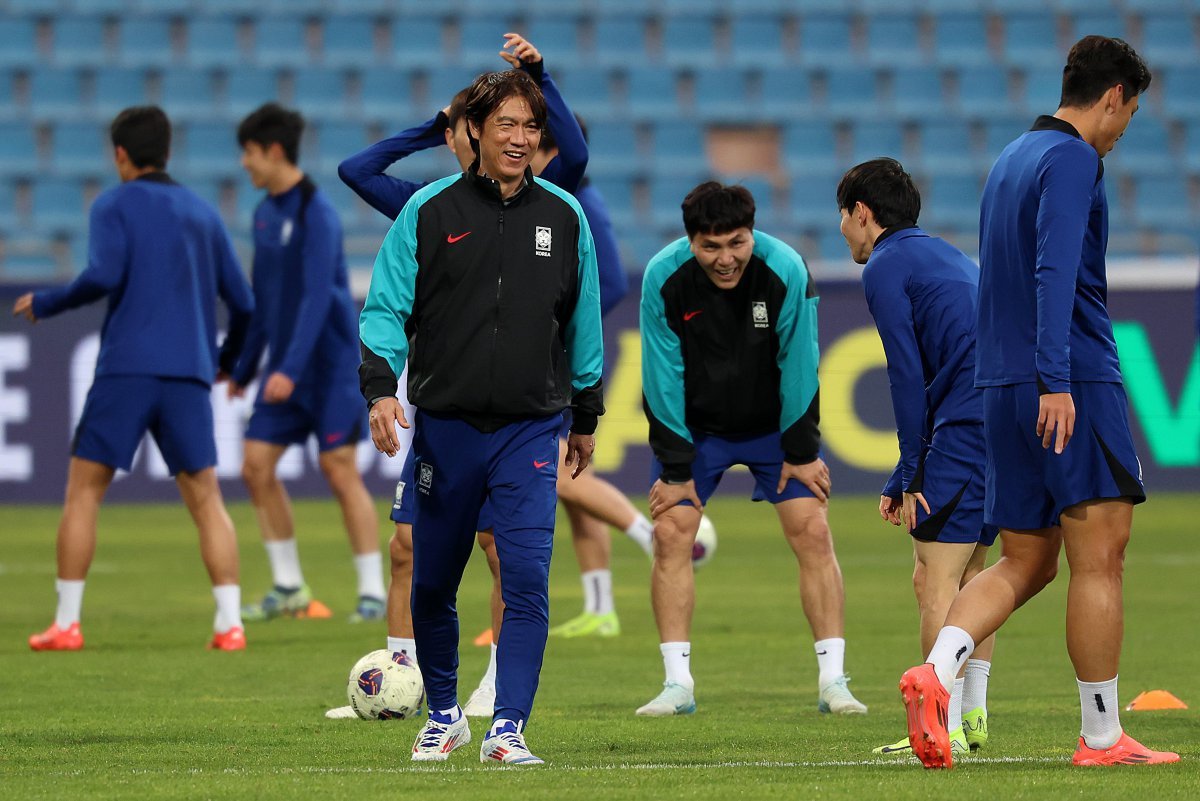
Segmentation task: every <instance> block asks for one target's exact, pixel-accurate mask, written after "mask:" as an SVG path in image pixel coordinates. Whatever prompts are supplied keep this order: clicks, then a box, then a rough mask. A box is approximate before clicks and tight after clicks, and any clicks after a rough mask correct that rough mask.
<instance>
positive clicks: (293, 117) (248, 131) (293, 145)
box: [237, 103, 304, 164]
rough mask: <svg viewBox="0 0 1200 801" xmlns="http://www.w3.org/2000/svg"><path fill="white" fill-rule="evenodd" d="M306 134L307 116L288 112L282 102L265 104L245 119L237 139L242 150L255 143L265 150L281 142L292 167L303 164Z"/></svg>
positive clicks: (280, 144) (289, 110)
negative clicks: (303, 145)
mask: <svg viewBox="0 0 1200 801" xmlns="http://www.w3.org/2000/svg"><path fill="white" fill-rule="evenodd" d="M303 133H304V117H302V116H300V112H298V111H292V110H291V109H286V108H284V107H283V106H281V105H279V104H278V103H264V104H263V105H261V106H259V107H258V108H257V109H255V110H254V111H252V112H250V114H249V115H248V116H247V117H246V119H244V120H242V124H241V125H239V126H238V130H237V140H238V144H239V145H241V146H242V147H245V146H246V143H247V142H253V143H254V144H256V145H258V146H259V147H261V148H264V149H266V148H268V147H270V146H271V145H273V144H276V143H278V144H279V146H280V147H282V148H283V155H284V156H286V157H287V160H288V161H290V162H291V163H292V164H297V163H298V162H299V161H300V135H301V134H303Z"/></svg>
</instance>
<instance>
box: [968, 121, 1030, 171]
mask: <svg viewBox="0 0 1200 801" xmlns="http://www.w3.org/2000/svg"><path fill="white" fill-rule="evenodd" d="M1031 125H1033V118H1032V117H1029V116H1027V115H1021V116H1019V117H1016V116H1011V117H993V118H991V119H988V120H984V123H983V152H982V153H981V154H980V159H981V162H982V163H984V164H986V165H991V164H992V163H993V162H995V160H996V157H997V156H999V155H1000V152H1001V151H1002V150H1004V148H1006V147H1008V144H1009V143H1010V142H1012V141H1013V140H1014V139H1016V138H1017V137H1019V136H1020V135H1021V134H1023V133H1025V132H1026V131H1028V130H1029V128H1030V126H1031Z"/></svg>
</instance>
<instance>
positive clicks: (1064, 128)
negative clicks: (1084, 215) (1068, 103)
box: [1029, 114, 1104, 183]
mask: <svg viewBox="0 0 1200 801" xmlns="http://www.w3.org/2000/svg"><path fill="white" fill-rule="evenodd" d="M1029 130H1031V131H1058V132H1059V133H1065V134H1066V135H1067V136H1073V137H1075V138H1076V139H1083V136H1082V135H1081V134H1080V133H1079V130H1078V129H1077V128H1076V127H1075V126H1074V125H1072V124H1071V123H1069V122H1067V121H1066V120H1060V119H1059V118H1058V117H1052V116H1050V115H1049V114H1043V115H1042V116H1040V117H1038V118H1037V119H1036V120H1034V122H1033V127H1032V128H1030V129H1029ZM1103 177H1104V159H1100V160H1099V163H1098V164H1097V165H1096V183H1100V179H1101V178H1103Z"/></svg>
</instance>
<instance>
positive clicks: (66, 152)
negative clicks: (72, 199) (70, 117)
mask: <svg viewBox="0 0 1200 801" xmlns="http://www.w3.org/2000/svg"><path fill="white" fill-rule="evenodd" d="M53 142H54V147H53V151H52V153H53V155H52V156H51V159H50V164H51V166H52V167H53V169H54V172H55V173H56V174H58V175H70V176H75V177H79V176H101V177H103V176H107V174H108V173H109V172H111V171H112V168H113V167H112V156H111V155H110V151H111V148H110V147H109V144H108V143H109V136H108V126H107V125H105V124H103V123H99V122H95V121H89V122H63V123H59V124H58V125H55V126H54V138H53Z"/></svg>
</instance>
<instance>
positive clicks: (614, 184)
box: [588, 162, 645, 266]
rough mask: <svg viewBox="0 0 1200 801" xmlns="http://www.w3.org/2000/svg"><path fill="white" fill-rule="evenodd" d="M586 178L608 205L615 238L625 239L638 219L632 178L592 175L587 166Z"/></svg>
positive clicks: (635, 225)
mask: <svg viewBox="0 0 1200 801" xmlns="http://www.w3.org/2000/svg"><path fill="white" fill-rule="evenodd" d="M589 164H590V162H589ZM588 180H589V181H590V182H591V183H592V185H593V186H595V187H596V189H597V190H599V192H600V194H601V195H602V196H603V197H604V202H605V203H606V204H607V205H608V211H609V214H611V215H612V221H613V228H614V229H615V230H616V231H617V238H618V239H619V240H625V239H626V235H625V233H626V231H628V230H629V229H630V228H636V227H637V221H638V215H637V213H636V201H637V198H636V190H635V188H634V181H633V179H632V178H630V177H628V176H620V175H611V174H604V175H596V176H593V175H592V174H591V169H590V167H589V169H588ZM642 264H643V265H645V262H642ZM627 266H629V265H627Z"/></svg>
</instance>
